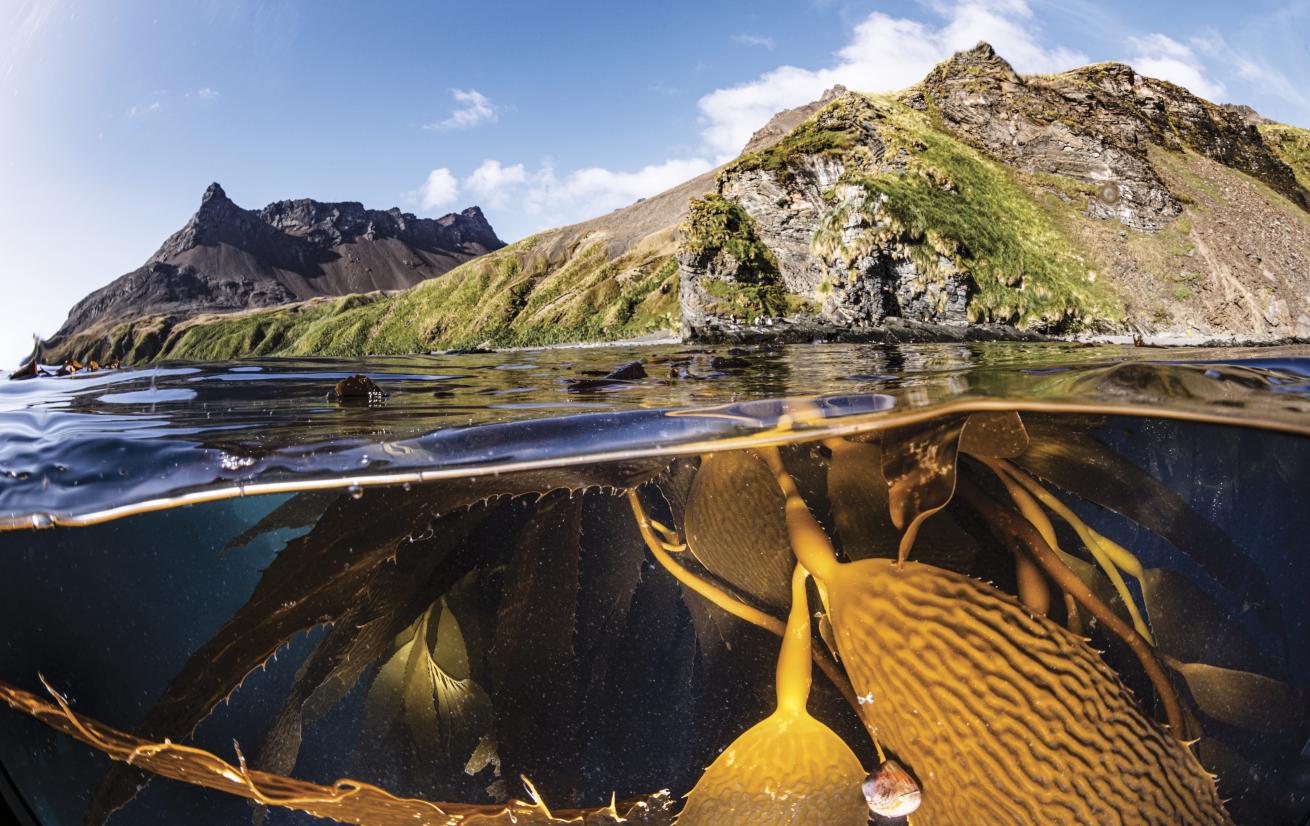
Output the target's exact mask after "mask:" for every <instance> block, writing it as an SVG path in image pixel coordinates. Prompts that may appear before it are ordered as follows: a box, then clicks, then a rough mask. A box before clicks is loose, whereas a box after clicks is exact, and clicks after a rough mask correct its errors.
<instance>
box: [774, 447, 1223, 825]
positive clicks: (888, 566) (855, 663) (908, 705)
mask: <svg viewBox="0 0 1310 826" xmlns="http://www.w3.org/2000/svg"><path fill="white" fill-rule="evenodd" d="M771 465H772V467H773V469H774V471H775V472H776V473H777V475H778V482H779V485H780V486H781V487H782V489H783V491H784V492H785V493H786V494H787V522H788V529H789V534H790V536H791V540H792V545H793V548H794V549H795V550H796V553H797V556H798V557H799V559H800V561H801V563H802V564H803V565H805V566H806V568H808V569H809V570H810V571H811V573H813V574H814V576H815V578H816V580H818V581H819V582H820V584H821V585H823V586H824V587H826V589H827V591H828V597H829V604H830V607H831V616H832V623H833V628H834V630H835V631H836V635H837V645H838V648H839V649H840V651H841V653H842V657H843V661H844V663H845V665H846V670H847V673H848V674H849V675H850V677H851V682H852V685H853V686H854V688H855V691H856V693H857V694H859V695H860V696H862V697H865V698H866V703H865V704H864V705H862V706H861V712H862V717H863V718H864V721H865V723H866V725H867V726H868V728H869V731H870V733H871V734H872V735H873V736H874V737H876V738H880V739H881V740H882V742H884V743H885V744H886V745H887V748H888V749H889V750H891V751H892V752H894V753H895V754H896V756H897V757H898V758H900V759H901V760H902V761H904V762H905V764H906V765H908V766H909V767H910V768H911V769H912V770H913V771H915V772H916V773H917V775H918V776H919V778H920V779H921V780H922V782H923V786H924V797H923V806H922V808H921V809H920V810H919V812H918V813H916V815H915V817H914V820H915V822H916V824H919V825H920V826H932V824H958V823H974V822H997V823H1011V822H1013V823H1059V824H1065V823H1103V822H1116V821H1119V820H1122V819H1124V818H1131V819H1132V820H1133V821H1134V822H1141V823H1161V824H1165V823H1168V824H1174V823H1180V822H1183V823H1189V824H1192V823H1194V824H1203V823H1230V822H1231V821H1230V819H1229V817H1228V815H1227V813H1226V812H1225V811H1224V807H1223V804H1222V803H1221V802H1220V800H1219V797H1218V794H1217V793H1216V791H1215V786H1214V782H1213V781H1212V780H1211V778H1210V776H1209V775H1208V774H1207V773H1206V772H1205V770H1204V769H1203V768H1202V767H1201V765H1200V763H1199V762H1197V760H1196V758H1195V757H1194V756H1193V755H1192V754H1191V753H1190V752H1189V751H1188V750H1187V748H1186V746H1184V745H1183V744H1182V743H1180V742H1179V741H1178V740H1176V739H1175V738H1174V737H1172V736H1171V735H1170V734H1169V733H1168V732H1166V731H1164V730H1163V729H1161V728H1160V727H1159V726H1158V725H1157V724H1156V723H1154V722H1152V721H1151V720H1149V719H1147V718H1146V717H1145V716H1144V715H1143V714H1142V712H1141V711H1140V710H1139V709H1138V707H1137V704H1136V701H1135V700H1134V698H1133V697H1132V696H1131V695H1130V693H1129V692H1128V690H1127V689H1126V688H1125V687H1124V686H1123V684H1122V683H1121V682H1120V681H1119V678H1118V676H1117V675H1116V674H1115V673H1114V672H1113V671H1111V670H1110V668H1109V667H1108V666H1106V665H1105V664H1104V663H1103V662H1102V661H1101V659H1100V657H1099V656H1098V655H1097V654H1096V652H1095V651H1093V650H1092V649H1091V648H1089V647H1088V646H1087V644H1086V643H1085V642H1084V641H1083V640H1082V639H1081V638H1078V637H1076V636H1074V635H1073V634H1071V633H1069V632H1068V631H1066V630H1065V629H1064V628H1062V627H1060V626H1059V625H1057V624H1056V623H1054V622H1051V621H1050V620H1047V619H1046V618H1044V617H1041V616H1034V615H1033V614H1032V613H1031V612H1029V611H1028V610H1026V609H1025V608H1024V607H1023V606H1022V605H1021V604H1020V603H1019V602H1017V601H1016V600H1015V599H1013V598H1012V597H1010V596H1008V595H1005V594H1003V593H1001V592H999V591H997V590H996V589H994V588H992V587H991V586H989V585H986V584H985V583H982V582H979V581H977V580H974V579H971V578H969V577H966V576H962V575H959V574H956V573H953V572H950V571H945V570H943V569H940V568H935V567H933V566H928V565H923V564H920V563H916V562H908V563H906V564H905V565H903V566H898V565H897V564H896V563H895V562H892V561H889V560H882V559H870V560H864V561H861V562H854V563H845V564H843V563H840V562H838V561H837V559H836V556H835V555H834V554H833V552H832V548H831V545H830V543H829V541H828V538H827V536H826V535H825V534H824V533H823V531H822V529H821V528H820V527H819V525H818V524H817V522H815V520H814V518H813V516H812V515H811V514H810V513H809V510H808V509H807V508H806V506H805V503H804V502H803V501H801V499H800V497H799V495H798V494H797V492H796V490H795V486H794V485H793V484H792V482H791V479H790V477H789V476H788V475H787V473H786V471H785V469H784V468H783V467H782V465H781V462H780V461H779V460H777V458H776V454H774V458H773V459H772V460H771ZM867 700H871V702H868V701H867Z"/></svg>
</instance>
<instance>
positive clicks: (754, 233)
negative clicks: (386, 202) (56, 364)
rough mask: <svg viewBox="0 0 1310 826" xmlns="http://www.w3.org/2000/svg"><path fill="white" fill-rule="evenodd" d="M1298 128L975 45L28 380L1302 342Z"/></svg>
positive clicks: (1309, 278) (137, 334) (1306, 297)
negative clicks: (441, 257) (681, 343)
mask: <svg viewBox="0 0 1310 826" xmlns="http://www.w3.org/2000/svg"><path fill="white" fill-rule="evenodd" d="M1307 187H1310V132H1307V131H1305V130H1303V129H1299V128H1296V127H1292V126H1286V125H1281V124H1276V123H1272V122H1270V121H1268V120H1266V119H1264V118H1262V117H1260V116H1259V115H1258V114H1257V113H1255V112H1254V111H1253V110H1251V109H1250V108H1249V107H1243V106H1233V105H1219V104H1214V103H1211V102H1209V101H1206V100H1203V99H1201V98H1199V97H1197V96H1195V95H1193V94H1191V93H1190V92H1188V91H1187V90H1186V89H1183V88H1181V87H1179V86H1176V85H1174V84H1172V83H1168V82H1166V81H1162V80H1156V79H1153V78H1149V77H1145V76H1142V75H1139V74H1138V73H1136V72H1135V71H1134V70H1133V69H1132V68H1131V67H1129V66H1126V65H1124V64H1119V63H1101V64H1095V65H1092V66H1086V67H1083V68H1080V69H1075V70H1072V71H1069V72H1063V73H1060V74H1053V75H1036V76H1023V75H1019V74H1017V73H1016V72H1015V71H1014V70H1013V69H1012V68H1011V67H1010V65H1009V64H1008V63H1006V62H1005V60H1004V59H1002V58H1001V57H1000V56H998V55H997V54H996V53H995V52H994V51H993V50H992V48H991V47H990V46H988V45H987V44H985V43H983V44H979V45H978V46H977V47H976V48H974V49H972V50H970V51H967V52H961V53H959V54H956V55H954V56H953V57H951V58H950V59H948V60H946V61H944V62H943V63H941V64H939V65H938V66H937V67H936V68H935V69H933V71H932V72H930V73H929V75H928V76H927V77H926V78H925V79H924V80H923V81H921V82H920V83H919V84H916V85H915V86H913V87H911V88H909V89H906V90H903V91H901V92H897V93H891V94H878V95H873V94H864V93H860V92H854V91H849V90H846V89H843V88H841V87H836V88H834V89H831V90H829V91H828V92H827V93H825V95H824V97H823V98H822V99H820V100H818V101H815V102H814V103H811V104H808V105H806V106H802V107H799V108H797V109H793V110H788V111H786V112H783V113H780V114H779V115H777V116H775V117H774V119H773V120H772V121H770V123H769V124H767V125H766V126H765V127H764V128H762V129H761V130H760V131H759V132H758V133H756V135H755V136H754V137H752V139H751V141H750V142H749V143H748V145H747V146H746V147H745V151H744V152H743V154H742V155H741V156H739V157H738V158H736V159H735V160H733V161H731V162H729V163H727V164H725V165H724V166H722V167H720V168H718V169H716V170H714V171H712V172H710V173H707V174H705V175H702V176H700V177H697V178H695V179H693V180H691V181H688V182H687V183H685V184H682V185H680V186H678V187H675V188H674V189H671V190H669V191H667V192H664V193H662V194H660V195H657V196H655V197H652V198H648V199H645V200H642V201H638V202H637V203H635V204H633V205H631V206H629V207H625V208H623V209H620V210H616V211H614V212H612V213H610V214H608V215H605V216H602V217H599V218H596V219H593V220H591V221H587V222H583V223H580V224H575V225H572V226H568V227H562V228H558V229H553V230H548V231H546V232H542V233H539V234H537V235H535V236H533V237H531V238H527V239H524V240H522V241H519V242H517V243H515V244H512V245H510V246H508V247H505V248H503V249H499V250H496V251H494V252H491V253H489V254H487V255H484V256H481V257H479V258H476V259H474V260H472V261H469V262H467V263H464V264H462V265H460V266H458V267H456V268H455V269H453V270H451V271H450V272H448V273H446V274H445V275H443V276H442V277H440V278H436V279H431V280H428V281H424V282H423V283H421V284H418V285H417V286H415V287H413V288H411V289H408V290H406V291H404V292H401V293H397V294H394V295H382V294H369V295H356V296H350V297H345V298H316V299H312V300H310V301H301V302H298V303H293V304H288V305H286V306H279V307H275V308H271V309H265V310H249V311H245V312H241V313H236V314H227V315H223V316H209V315H202V316H196V317H191V318H187V319H184V320H177V319H172V320H168V317H166V316H162V315H158V314H157V315H153V316H143V317H139V318H137V319H135V320H132V321H126V322H121V323H118V324H115V325H102V327H101V330H102V332H99V333H97V335H96V336H73V337H67V338H65V339H63V340H62V341H59V340H56V341H55V342H52V344H53V345H54V346H52V347H51V348H50V349H49V350H47V351H46V353H45V354H43V355H44V356H45V358H47V360H55V358H52V356H54V357H65V356H77V357H79V358H86V357H88V356H92V357H96V358H99V359H100V360H105V359H106V358H113V357H121V358H124V359H126V360H127V361H129V362H132V361H144V360H150V359H156V358H199V359H209V358H232V357H238V356H241V355H256V354H288V355H290V354H326V355H358V354H365V353H403V352H415V351H426V350H431V349H438V348H461V347H471V346H477V345H486V346H522V345H534V344H548V343H562V342H572V341H594V340H614V339H624V338H633V337H638V336H646V335H676V334H681V335H682V336H684V337H685V338H689V339H702V340H750V339H772V340H778V339H789V340H804V339H813V338H827V339H861V340H868V339H875V340H876V339H883V338H889V337H890V338H898V339H904V338H907V337H909V338H923V339H947V340H950V339H962V338H978V337H998V336H999V337H1014V336H1021V335H1027V334H1031V333H1042V334H1047V335H1060V336H1068V335H1086V334H1097V333H1102V334H1103V333H1120V334H1123V333H1141V334H1144V335H1147V336H1155V337H1161V338H1169V337H1191V338H1215V339H1228V340H1232V339H1243V340H1273V339H1287V338H1293V337H1307V336H1310V212H1307V209H1310V189H1307Z"/></svg>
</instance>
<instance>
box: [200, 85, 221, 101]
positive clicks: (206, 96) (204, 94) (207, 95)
mask: <svg viewBox="0 0 1310 826" xmlns="http://www.w3.org/2000/svg"><path fill="white" fill-rule="evenodd" d="M196 97H198V98H200V99H201V100H218V99H219V98H220V97H221V95H219V93H218V91H217V90H215V89H211V88H209V87H208V86H206V87H205V88H203V89H199V90H197V91H196Z"/></svg>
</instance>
